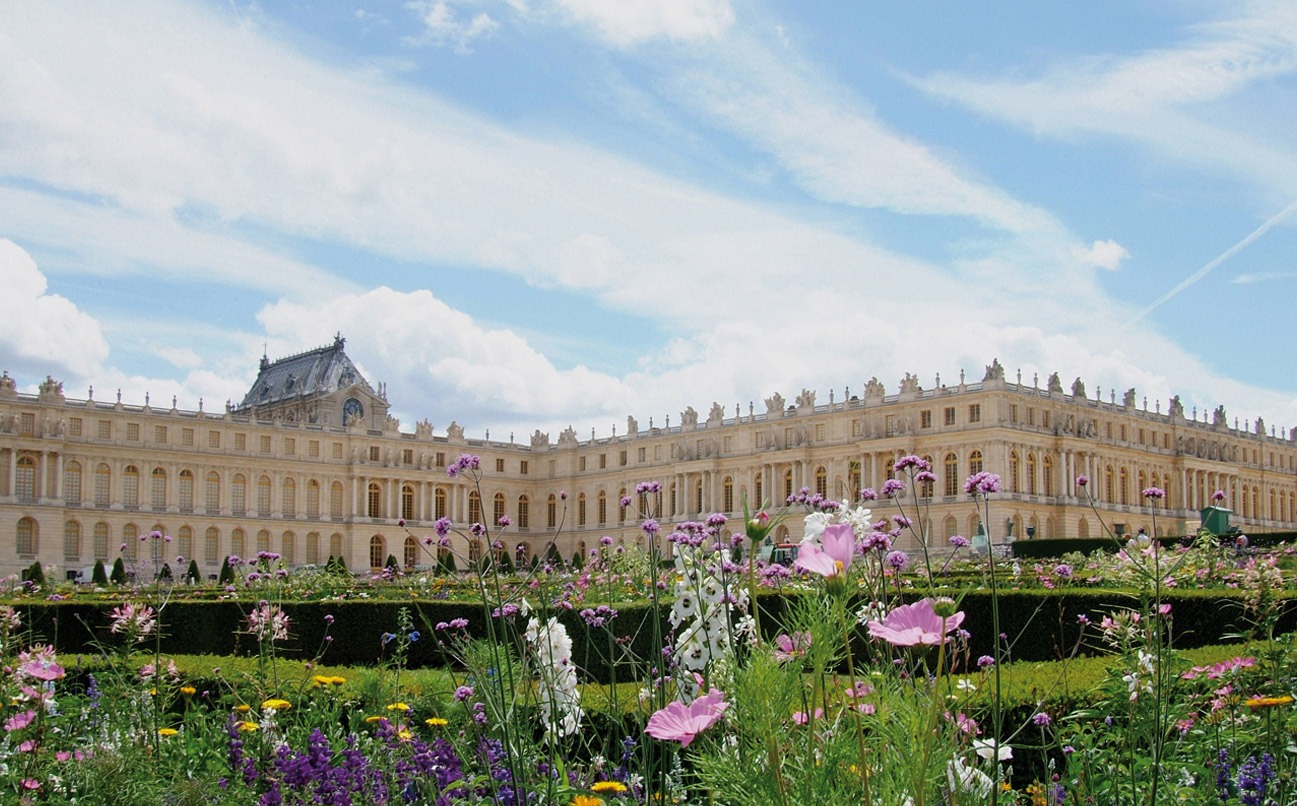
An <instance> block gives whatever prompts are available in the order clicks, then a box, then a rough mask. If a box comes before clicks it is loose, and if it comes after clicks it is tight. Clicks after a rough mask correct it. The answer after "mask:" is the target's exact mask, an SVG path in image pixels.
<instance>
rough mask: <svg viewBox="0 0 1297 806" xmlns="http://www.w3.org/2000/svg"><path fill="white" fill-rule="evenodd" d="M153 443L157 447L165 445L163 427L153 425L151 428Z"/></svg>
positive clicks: (165, 435) (164, 427)
mask: <svg viewBox="0 0 1297 806" xmlns="http://www.w3.org/2000/svg"><path fill="white" fill-rule="evenodd" d="M153 441H154V442H156V443H158V444H159V445H165V444H166V442H167V427H166V426H165V425H155V426H154V427H153Z"/></svg>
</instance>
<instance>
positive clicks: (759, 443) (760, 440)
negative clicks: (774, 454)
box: [653, 431, 766, 453]
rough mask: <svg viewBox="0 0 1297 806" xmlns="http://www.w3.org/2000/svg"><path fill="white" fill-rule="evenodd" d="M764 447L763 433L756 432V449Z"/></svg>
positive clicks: (655, 450)
mask: <svg viewBox="0 0 1297 806" xmlns="http://www.w3.org/2000/svg"><path fill="white" fill-rule="evenodd" d="M765 446H766V435H765V434H763V433H761V432H760V431H758V432H757V447H758V448H764V447H765ZM658 450H659V448H654V449H653V451H654V452H655V453H656V452H657V451H658Z"/></svg>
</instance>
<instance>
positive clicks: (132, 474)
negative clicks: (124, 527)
mask: <svg viewBox="0 0 1297 806" xmlns="http://www.w3.org/2000/svg"><path fill="white" fill-rule="evenodd" d="M122 505H123V506H127V507H131V508H135V507H138V506H139V505H140V471H139V469H138V468H137V467H135V465H127V466H126V469H125V470H123V471H122Z"/></svg>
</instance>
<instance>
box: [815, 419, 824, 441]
mask: <svg viewBox="0 0 1297 806" xmlns="http://www.w3.org/2000/svg"><path fill="white" fill-rule="evenodd" d="M815 441H816V442H823V441H824V423H816V424H815Z"/></svg>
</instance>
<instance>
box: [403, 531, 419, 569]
mask: <svg viewBox="0 0 1297 806" xmlns="http://www.w3.org/2000/svg"><path fill="white" fill-rule="evenodd" d="M404 548H405V551H404V552H403V556H402V558H401V559H402V561H403V564H404V565H405V567H406V569H407V570H408V569H411V568H414V567H415V566H416V565H418V564H419V543H418V541H416V540H415V539H414V538H413V537H410V536H408V535H407V536H406V538H405V546H404Z"/></svg>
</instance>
